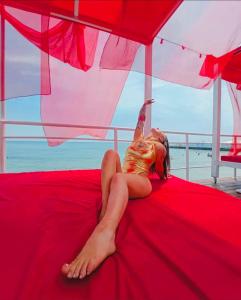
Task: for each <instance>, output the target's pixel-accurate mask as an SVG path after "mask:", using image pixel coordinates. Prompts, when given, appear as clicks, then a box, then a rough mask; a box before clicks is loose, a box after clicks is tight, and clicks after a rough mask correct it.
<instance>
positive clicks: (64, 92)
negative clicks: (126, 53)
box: [6, 8, 128, 146]
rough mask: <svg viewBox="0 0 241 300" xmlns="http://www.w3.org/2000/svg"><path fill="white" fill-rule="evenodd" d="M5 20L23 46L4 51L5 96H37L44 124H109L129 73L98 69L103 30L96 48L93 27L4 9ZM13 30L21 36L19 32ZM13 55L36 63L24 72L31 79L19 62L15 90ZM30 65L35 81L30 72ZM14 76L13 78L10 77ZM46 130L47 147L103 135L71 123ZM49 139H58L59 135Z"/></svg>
mask: <svg viewBox="0 0 241 300" xmlns="http://www.w3.org/2000/svg"><path fill="white" fill-rule="evenodd" d="M6 19H7V20H8V22H10V23H11V25H9V26H10V28H11V30H14V35H11V34H10V36H11V37H12V38H14V37H17V38H19V37H20V41H19V44H20V47H19V48H20V49H21V47H22V49H23V51H22V53H21V52H20V54H19V53H18V54H17V53H16V47H13V45H15V46H16V44H15V43H8V47H9V48H10V49H9V48H8V50H9V51H8V55H9V56H11V57H12V59H13V61H11V60H10V63H11V62H12V64H10V66H11V67H12V68H11V67H10V68H9V67H8V68H7V70H8V69H9V71H8V73H9V74H10V77H9V78H8V77H6V82H7V86H8V89H7V90H8V91H9V93H7V97H8V98H10V97H16V96H25V95H29V94H41V95H42V96H41V119H42V122H51V123H53V122H54V123H65V124H66V123H67V124H82V125H85V124H86V125H89V126H91V125H92V126H108V125H109V124H110V123H111V120H112V118H113V114H114V111H115V107H116V105H117V103H118V100H119V97H120V94H121V91H122V88H123V86H124V83H125V80H126V78H127V76H128V72H126V71H125V72H124V71H109V70H100V69H99V60H100V56H101V53H102V50H103V47H104V43H105V41H106V39H107V36H108V35H107V34H104V33H102V34H101V36H100V38H99V43H98V51H97V52H96V47H97V39H98V34H99V31H98V30H96V29H93V28H87V27H85V26H82V25H80V24H76V23H72V22H66V21H58V20H56V19H54V18H49V17H40V16H39V15H36V14H33V13H29V12H24V11H19V10H18V9H13V8H9V9H8V10H7V12H6ZM13 28H15V29H13ZM16 30H17V31H18V32H19V33H20V34H21V35H19V34H17V31H16ZM22 36H24V37H25V39H24V38H23V37H22ZM26 39H27V40H26ZM26 41H27V42H26ZM29 42H31V43H32V44H31V43H29ZM25 44H27V46H26V45H25ZM33 44H34V45H35V46H37V47H38V48H39V49H41V50H42V51H40V50H38V48H36V47H34V46H33ZM27 47H28V48H27ZM26 48H27V49H29V51H28V52H25V51H24V50H25V49H26ZM35 53H36V54H35ZM48 54H49V55H48ZM20 55H21V56H20ZM36 57H37V59H36ZM16 58H19V60H20V61H25V62H28V61H29V60H30V61H31V59H32V60H33V61H34V64H33V65H32V64H30V71H29V72H27V73H28V74H30V77H31V80H30V81H29V80H28V77H27V78H24V77H22V73H23V70H22V69H21V64H19V79H20V81H19V89H16V81H15V80H16V78H17V77H16V76H17V73H16V72H15V70H16V67H17V65H16V64H15V62H16ZM14 59H15V61H14ZM34 67H35V68H36V70H35V72H36V77H35V79H36V80H34V78H33V76H32V75H33V69H34ZM73 67H74V68H73ZM13 74H14V78H12V77H11V76H13ZM49 75H50V77H51V78H50V77H49ZM50 79H51V81H50ZM33 82H34V83H36V85H34V84H33ZM29 86H30V87H31V88H30V89H29V88H28V87H29ZM50 89H51V93H50ZM48 94H49V95H48ZM47 95H48V96H47ZM103 108H104V109H103ZM44 132H45V135H46V137H47V138H48V143H49V145H51V146H54V145H58V144H61V143H63V142H64V141H65V139H70V138H73V137H75V136H78V135H80V134H89V135H92V136H97V137H102V138H103V137H104V136H105V135H106V130H104V129H102V130H98V129H81V128H70V127H68V128H64V127H59V128H58V127H44ZM49 137H61V139H59V140H58V139H50V138H49Z"/></svg>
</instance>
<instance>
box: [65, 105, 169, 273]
mask: <svg viewBox="0 0 241 300" xmlns="http://www.w3.org/2000/svg"><path fill="white" fill-rule="evenodd" d="M152 103H153V100H147V101H145V103H144V104H143V106H142V108H141V110H140V113H139V117H138V122H137V126H136V129H135V133H134V139H133V142H132V143H131V145H130V146H129V147H128V149H127V151H126V156H125V160H124V164H123V168H122V167H121V163H120V157H119V155H118V153H117V152H115V151H113V150H108V151H107V152H106V153H105V155H104V158H103V160H102V165H101V169H102V173H101V188H102V209H101V212H100V216H99V223H98V224H97V226H96V227H95V229H94V231H93V233H92V234H91V236H90V237H89V239H88V240H87V242H86V244H85V245H84V247H83V249H82V250H81V251H80V253H79V254H78V256H77V257H76V258H75V259H74V260H73V261H72V262H71V263H70V264H65V265H63V267H62V272H63V273H64V274H65V275H66V276H67V277H68V278H84V277H85V276H86V275H89V274H90V273H92V272H93V271H94V270H95V269H96V268H97V267H98V266H99V265H100V264H101V262H103V260H104V259H105V258H106V257H108V256H109V255H111V254H113V253H114V252H115V251H116V245H115V231H116V229H117V226H118V224H119V222H120V219H121V217H122V215H123V213H124V211H125V208H126V205H127V203H128V199H134V198H143V197H146V196H148V195H149V194H150V193H151V191H152V185H151V182H150V179H149V178H148V175H149V172H150V171H156V172H157V174H158V175H159V177H160V178H161V179H166V178H167V176H168V171H169V169H170V159H169V146H168V140H167V137H166V136H165V134H164V133H163V132H161V131H160V130H159V129H154V128H153V129H151V132H150V134H149V135H148V136H147V137H144V136H143V127H144V122H145V114H146V106H147V105H149V104H152Z"/></svg>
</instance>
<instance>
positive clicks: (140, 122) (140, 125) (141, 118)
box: [133, 99, 154, 141]
mask: <svg viewBox="0 0 241 300" xmlns="http://www.w3.org/2000/svg"><path fill="white" fill-rule="evenodd" d="M153 102H154V101H153V99H150V100H146V101H145V102H144V104H143V105H142V107H141V109H140V112H139V115H138V121H137V124H136V129H135V132H134V137H133V140H134V141H135V140H137V139H138V138H139V137H141V136H142V135H143V128H144V124H145V120H146V106H147V105H149V104H152V103H153Z"/></svg>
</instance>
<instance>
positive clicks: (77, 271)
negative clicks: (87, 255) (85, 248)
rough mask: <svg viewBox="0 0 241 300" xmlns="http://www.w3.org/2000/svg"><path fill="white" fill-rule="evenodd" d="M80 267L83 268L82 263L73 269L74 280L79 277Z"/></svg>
mask: <svg viewBox="0 0 241 300" xmlns="http://www.w3.org/2000/svg"><path fill="white" fill-rule="evenodd" d="M82 266H83V262H78V263H77V264H76V267H75V270H74V274H73V277H74V278H78V277H79V275H80V270H81V268H82Z"/></svg>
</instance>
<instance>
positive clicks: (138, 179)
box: [62, 173, 151, 278]
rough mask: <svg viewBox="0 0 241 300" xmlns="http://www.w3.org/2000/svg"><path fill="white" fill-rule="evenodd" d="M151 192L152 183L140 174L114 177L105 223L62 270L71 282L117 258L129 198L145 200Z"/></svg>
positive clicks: (102, 222)
mask: <svg viewBox="0 0 241 300" xmlns="http://www.w3.org/2000/svg"><path fill="white" fill-rule="evenodd" d="M150 192H151V183H150V181H149V179H148V178H146V177H143V176H140V175H136V174H123V173H116V174H114V175H113V177H112V180H111V185H110V194H109V198H108V203H107V208H106V213H105V215H104V217H103V219H102V220H101V221H100V223H98V224H97V226H96V228H95V229H94V231H93V233H92V234H91V236H90V238H89V239H88V240H87V242H86V244H85V246H84V247H83V249H82V250H81V252H80V253H79V255H78V256H77V257H76V258H75V260H74V261H73V262H72V263H71V264H65V265H64V266H63V267H62V272H63V273H64V274H66V275H67V277H69V278H78V277H79V278H83V277H85V276H86V275H89V274H90V273H91V272H93V271H94V270H95V269H96V268H97V267H98V266H99V265H100V263H101V262H102V261H103V260H104V259H105V258H106V257H107V256H109V255H111V254H113V253H114V252H115V250H116V246H115V231H116V228H117V226H118V224H119V222H120V219H121V217H122V215H123V213H124V211H125V208H126V205H127V202H128V195H129V196H130V198H142V197H145V196H147V195H148V194H149V193H150Z"/></svg>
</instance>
